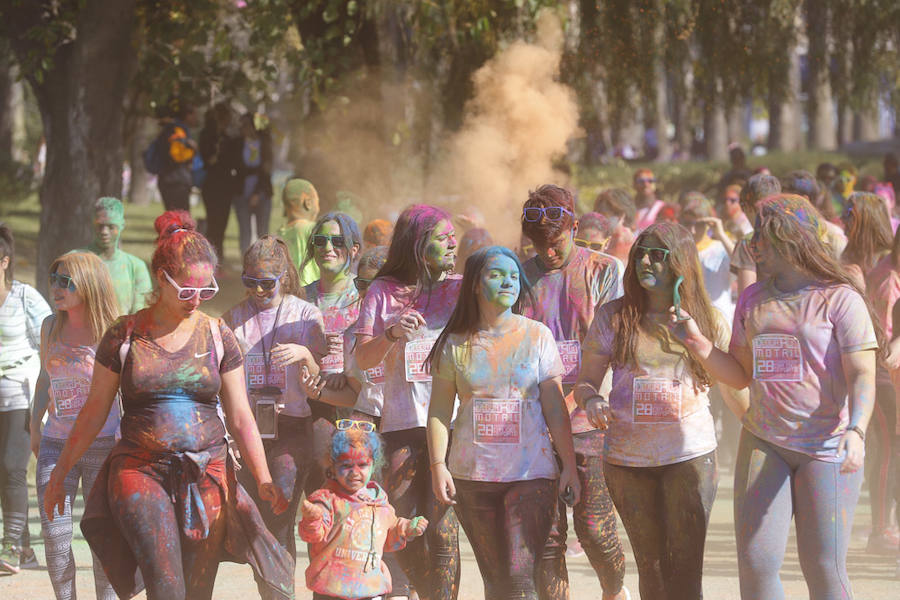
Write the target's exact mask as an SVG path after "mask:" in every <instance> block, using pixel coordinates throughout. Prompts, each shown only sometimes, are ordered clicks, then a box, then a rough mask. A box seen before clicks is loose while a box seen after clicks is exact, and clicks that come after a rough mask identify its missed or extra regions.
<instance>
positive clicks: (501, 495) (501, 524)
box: [454, 479, 558, 600]
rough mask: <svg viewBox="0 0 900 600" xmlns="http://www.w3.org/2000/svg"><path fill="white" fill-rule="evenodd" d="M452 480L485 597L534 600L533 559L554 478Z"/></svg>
mask: <svg viewBox="0 0 900 600" xmlns="http://www.w3.org/2000/svg"><path fill="white" fill-rule="evenodd" d="M454 483H455V485H456V501H457V504H456V511H457V516H458V517H459V522H460V523H461V524H462V526H463V529H464V530H465V532H466V536H467V537H468V538H469V542H470V543H471V544H472V550H473V551H474V553H475V560H477V561H478V569H479V571H481V578H482V579H483V580H484V598H485V600H537V598H538V594H537V584H536V581H535V576H536V571H537V564H538V561H539V560H540V557H541V554H542V552H543V550H544V545H545V544H546V543H547V536H549V535H550V524H551V523H552V522H553V513H554V512H555V511H556V509H557V502H558V500H557V495H556V492H557V481H556V480H552V479H531V480H526V481H512V482H508V483H495V482H488V481H468V480H464V479H454Z"/></svg>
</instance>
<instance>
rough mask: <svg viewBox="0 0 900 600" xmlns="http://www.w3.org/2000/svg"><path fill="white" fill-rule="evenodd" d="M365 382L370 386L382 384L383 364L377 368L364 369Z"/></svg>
mask: <svg viewBox="0 0 900 600" xmlns="http://www.w3.org/2000/svg"><path fill="white" fill-rule="evenodd" d="M366 380H367V381H368V382H369V383H371V384H372V385H381V384H383V383H384V363H381V364H380V365H378V366H377V367H372V368H371V369H366Z"/></svg>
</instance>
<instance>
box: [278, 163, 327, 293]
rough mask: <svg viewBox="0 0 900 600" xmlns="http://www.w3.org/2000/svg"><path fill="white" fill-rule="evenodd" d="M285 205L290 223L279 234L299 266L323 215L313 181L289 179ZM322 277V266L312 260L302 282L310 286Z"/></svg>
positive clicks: (285, 214)
mask: <svg viewBox="0 0 900 600" xmlns="http://www.w3.org/2000/svg"><path fill="white" fill-rule="evenodd" d="M281 202H282V203H283V204H284V218H285V219H287V223H286V224H285V225H284V226H283V227H282V228H281V229H279V230H278V235H280V236H281V239H283V240H284V241H285V243H286V244H287V247H288V250H289V251H290V253H291V260H293V261H294V265H295V266H297V267H298V268H299V267H300V265H301V264H302V263H303V260H304V259H305V258H306V253H307V250H306V247H307V244H309V235H310V233H312V228H313V226H314V225H315V223H316V217H318V215H319V194H318V193H317V192H316V188H315V187H313V184H311V183H310V182H308V181H307V180H305V179H296V178H295V179H288V181H287V183H285V184H284V192H282V194H281ZM318 279H319V267H318V266H316V263H315V261H309V262H307V263H306V265H305V266H304V267H303V269H301V270H300V285H301V286H305V285H309V284H310V283H312V282H313V281H318Z"/></svg>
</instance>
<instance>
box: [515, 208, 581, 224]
mask: <svg viewBox="0 0 900 600" xmlns="http://www.w3.org/2000/svg"><path fill="white" fill-rule="evenodd" d="M563 215H569V216H570V217H574V216H575V215H573V214H572V211H570V210H568V209H567V208H564V207H562V206H546V207H545V206H528V207H526V208H523V209H522V216H523V217H525V220H526V221H528V222H529V223H536V222H538V221H540V220H541V217H542V216H543V217H546V218H547V220H548V221H559V220H561V219H562V218H563Z"/></svg>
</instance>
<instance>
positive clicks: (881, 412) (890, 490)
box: [865, 383, 897, 535]
mask: <svg viewBox="0 0 900 600" xmlns="http://www.w3.org/2000/svg"><path fill="white" fill-rule="evenodd" d="M896 411H897V401H896V397H895V392H894V386H893V385H891V384H885V383H879V384H878V385H877V386H876V387H875V408H874V410H873V411H872V420H871V422H870V423H869V429H868V432H867V435H866V462H865V472H866V485H867V486H868V488H869V503H870V504H871V505H872V534H873V535H877V534H882V533H884V532H885V530H886V529H887V528H888V527H889V526H890V521H891V508H892V507H893V504H894V478H895V475H894V471H895V467H894V464H893V461H894V450H893V449H894V444H896V443H897V436H896V434H895V429H894V428H895V423H896V414H897V412H896Z"/></svg>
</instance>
